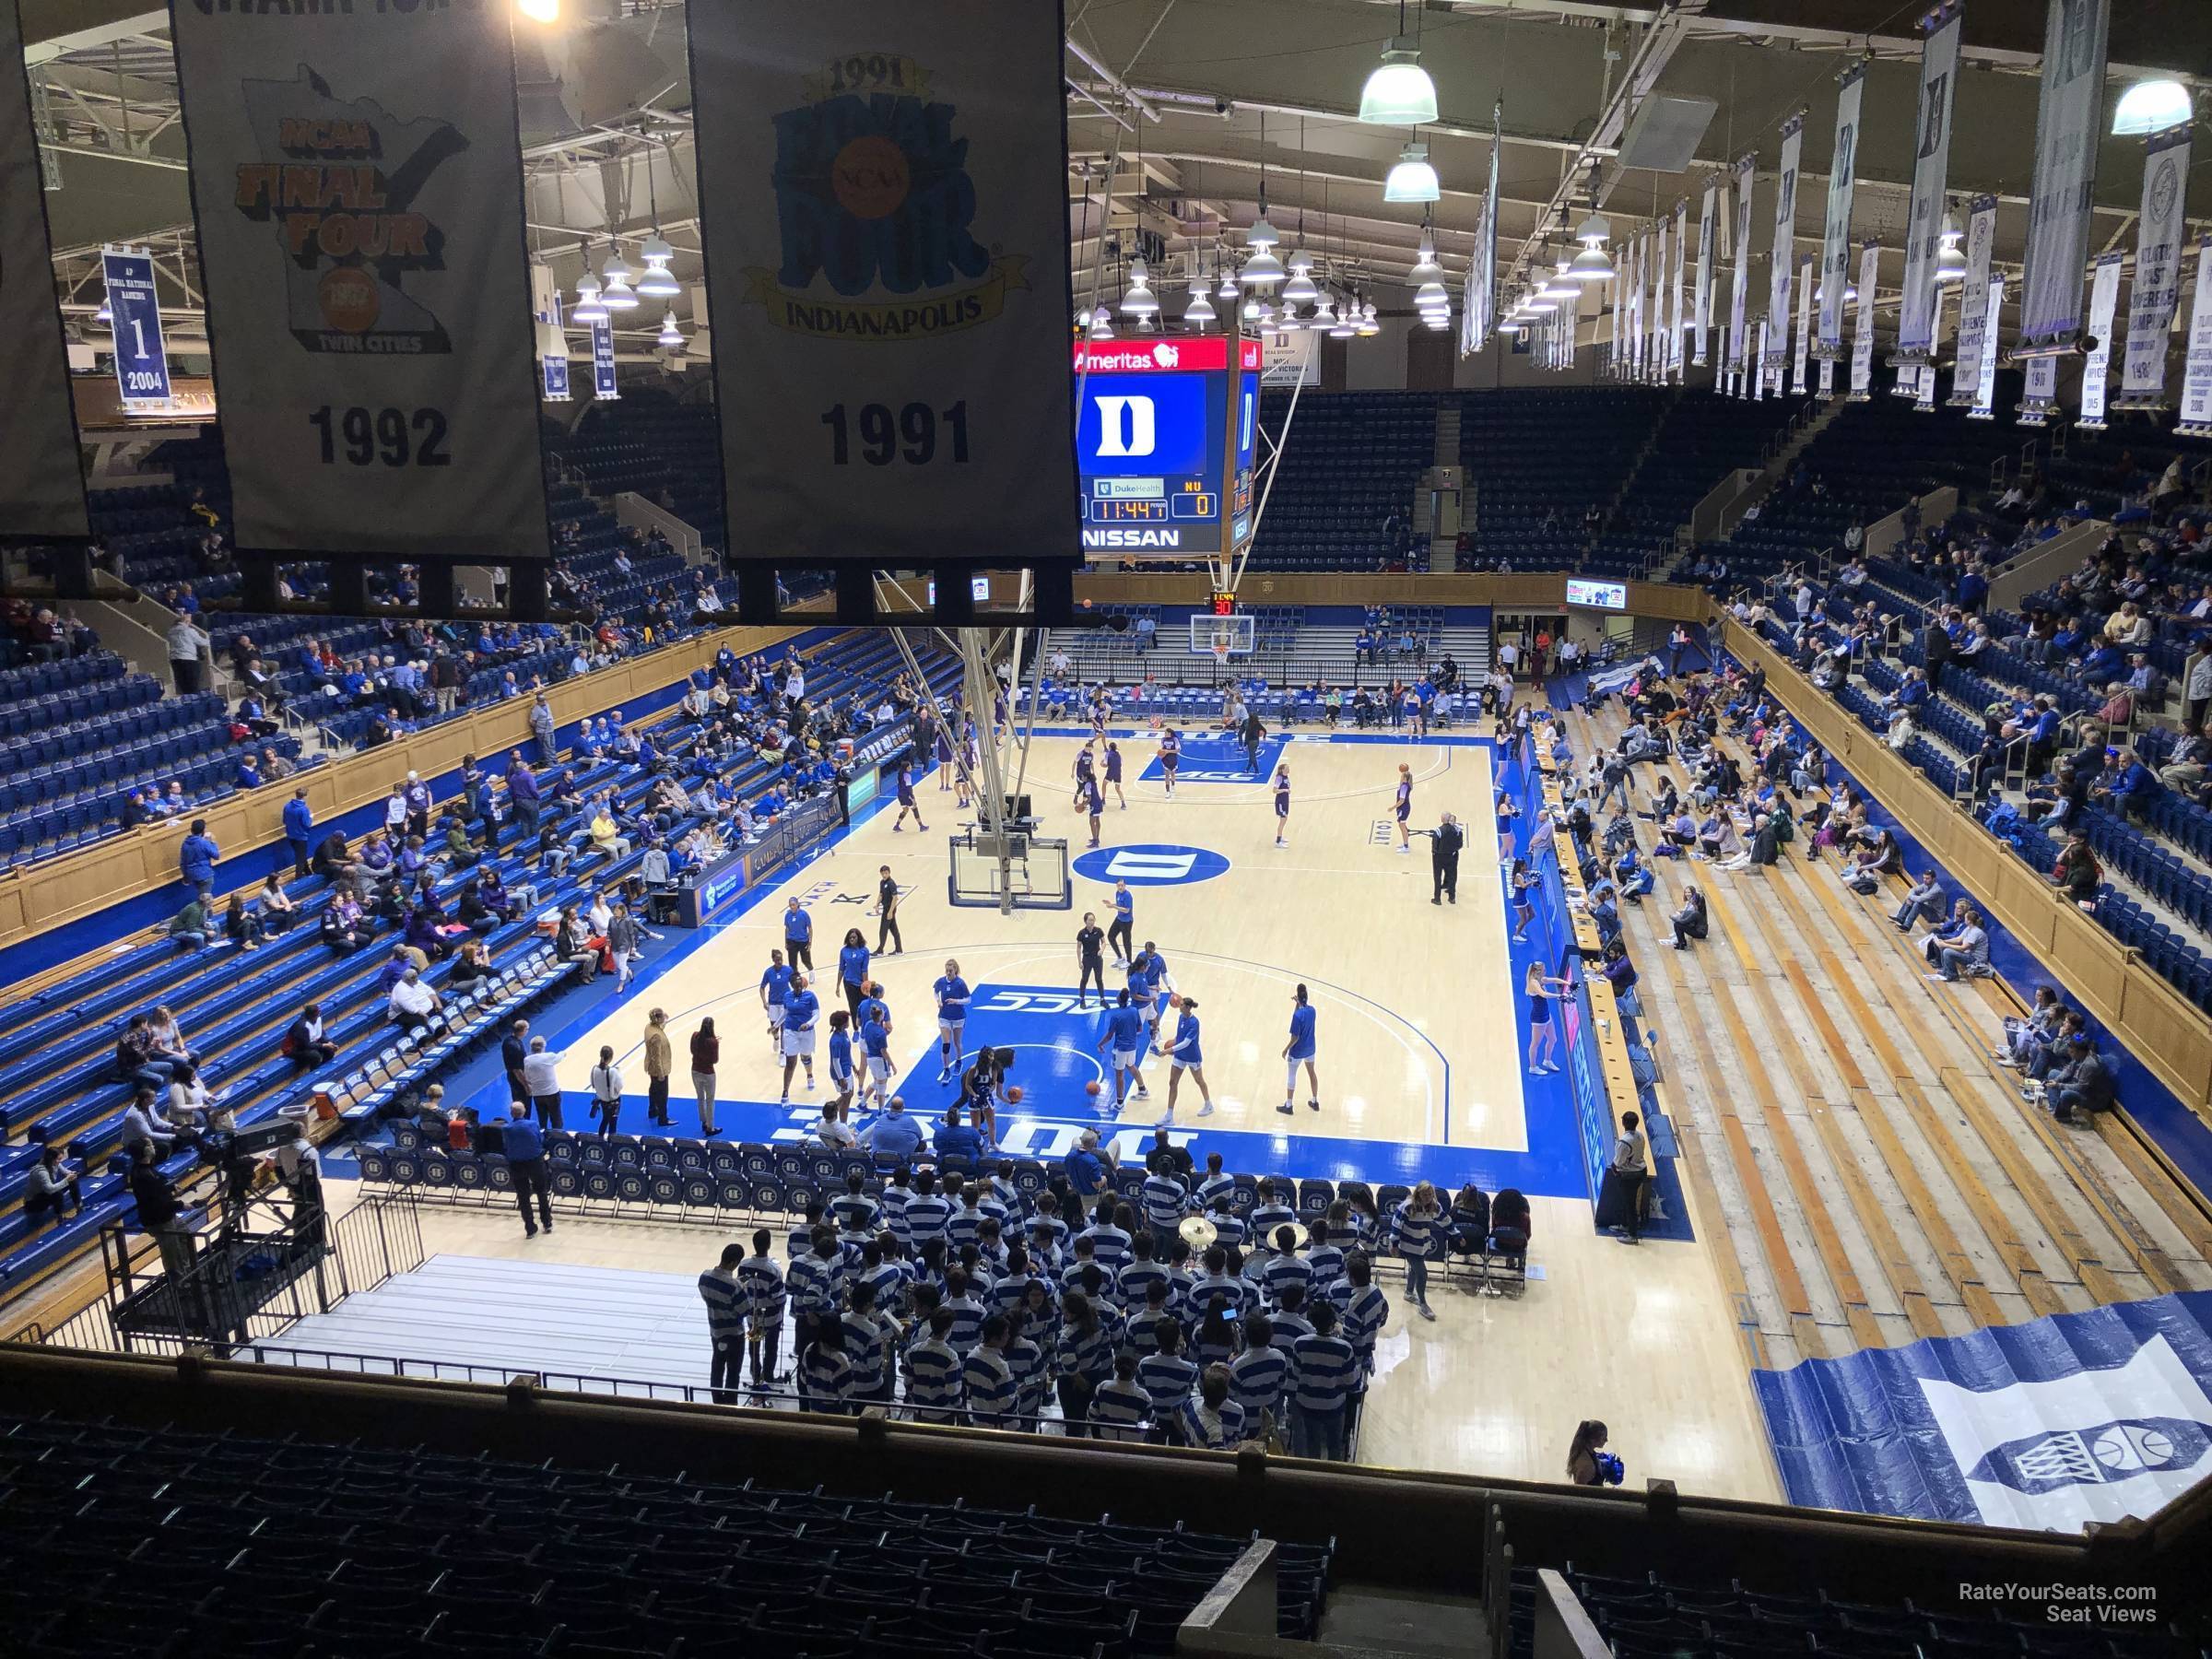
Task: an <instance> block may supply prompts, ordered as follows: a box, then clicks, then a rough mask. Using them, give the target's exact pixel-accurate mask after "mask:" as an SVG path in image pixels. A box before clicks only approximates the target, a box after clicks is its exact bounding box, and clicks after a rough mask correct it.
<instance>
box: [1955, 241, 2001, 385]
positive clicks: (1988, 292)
mask: <svg viewBox="0 0 2212 1659" xmlns="http://www.w3.org/2000/svg"><path fill="white" fill-rule="evenodd" d="M1982 303H1983V313H1984V314H1985V315H1986V316H1988V317H1989V318H1990V319H1991V322H1990V327H1989V343H1988V345H1987V346H1986V347H1983V351H1982V354H1981V356H1980V357H1978V358H1976V359H1974V406H1973V407H1972V408H1971V409H1969V410H1968V411H1967V412H1966V418H1968V419H1969V420H1994V419H1995V418H1996V411H1997V329H1996V322H1995V319H1996V318H1998V317H1999V316H2001V315H2003V314H2004V311H2005V274H2004V272H2002V271H2000V272H1998V273H1997V274H1996V275H1995V276H1994V277H1990V278H1989V279H1988V281H1987V282H1986V283H1984V284H1983V289H1982ZM1965 338H1966V328H1965V326H1964V324H1961V325H1960V326H1959V339H1960V340H1962V341H1963V340H1964V339H1965ZM1965 368H1966V350H1965V347H1963V346H1961V347H1959V370H1958V371H1957V372H1956V373H1954V374H1953V375H1952V376H1951V383H1952V384H1953V385H1957V384H1958V382H1959V376H1960V375H1962V374H1964V373H1965Z"/></svg>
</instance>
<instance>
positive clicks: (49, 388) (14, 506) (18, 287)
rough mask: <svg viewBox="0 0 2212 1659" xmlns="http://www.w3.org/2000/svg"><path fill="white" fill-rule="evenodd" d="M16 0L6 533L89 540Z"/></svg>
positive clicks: (5, 90) (4, 249)
mask: <svg viewBox="0 0 2212 1659" xmlns="http://www.w3.org/2000/svg"><path fill="white" fill-rule="evenodd" d="M49 248H50V244H49V243H48V241H47V236H46V192H45V189H44V187H43V184H42V183H41V175H40V170H39V144H38V135H37V133H36V132H34V131H33V130H32V127H31V123H30V88H29V83H28V82H27V81H26V79H25V77H24V67H23V34H22V29H21V26H20V24H19V22H18V18H17V16H16V0H0V340H6V342H7V348H8V377H7V378H8V395H7V396H6V397H0V534H5V535H86V534H87V533H88V530H89V528H90V526H89V525H88V524H87V523H86V520H85V482H84V473H83V470H82V468H81V467H80V466H79V465H78V464H77V448H76V411H75V408H74V406H72V404H71V402H70V396H69V363H68V359H67V357H66V355H65V352H64V350H63V347H62V313H61V308H60V306H59V305H57V304H56V303H55V301H54V292H53V258H52V255H51V253H50V252H49Z"/></svg>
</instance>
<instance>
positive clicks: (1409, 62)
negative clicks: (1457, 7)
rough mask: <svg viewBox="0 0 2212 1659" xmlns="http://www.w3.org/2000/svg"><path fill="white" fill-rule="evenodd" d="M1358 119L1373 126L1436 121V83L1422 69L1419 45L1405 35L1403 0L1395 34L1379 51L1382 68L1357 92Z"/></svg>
mask: <svg viewBox="0 0 2212 1659" xmlns="http://www.w3.org/2000/svg"><path fill="white" fill-rule="evenodd" d="M1359 119H1360V120H1362V121H1364V122H1367V123H1369V124H1371V125H1373V126H1425V125H1427V124H1429V123H1430V122H1432V121H1434V120H1435V119H1436V83H1435V82H1434V81H1432V80H1430V78H1429V71H1428V70H1426V69H1424V68H1422V67H1421V43H1420V41H1418V40H1417V39H1415V38H1414V37H1413V36H1412V35H1409V34H1407V33H1406V0H1398V32H1397V34H1396V35H1395V36H1394V37H1393V39H1392V41H1391V42H1390V44H1389V45H1387V46H1385V47H1384V48H1383V49H1382V66H1381V67H1380V68H1378V69H1375V70H1374V71H1372V72H1371V74H1370V75H1369V76H1368V77H1367V85H1366V86H1364V87H1362V88H1359Z"/></svg>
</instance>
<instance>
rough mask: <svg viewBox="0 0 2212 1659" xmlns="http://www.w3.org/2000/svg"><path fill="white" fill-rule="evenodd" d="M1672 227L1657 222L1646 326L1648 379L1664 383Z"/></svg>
mask: <svg viewBox="0 0 2212 1659" xmlns="http://www.w3.org/2000/svg"><path fill="white" fill-rule="evenodd" d="M1672 229H1673V227H1672V226H1671V225H1670V224H1669V222H1668V221H1667V220H1665V219H1661V220H1660V221H1659V229H1658V233H1657V236H1656V239H1655V242H1654V246H1653V253H1652V282H1651V290H1652V309H1651V315H1650V318H1649V321H1648V323H1647V326H1648V327H1649V328H1650V329H1651V331H1652V371H1651V375H1650V379H1651V380H1653V382H1659V381H1664V380H1665V378H1666V371H1667V355H1668V354H1667V349H1666V267H1667V260H1668V257H1669V255H1668V252H1667V243H1668V241H1669V240H1670V235H1669V233H1670V231H1671V230H1672Z"/></svg>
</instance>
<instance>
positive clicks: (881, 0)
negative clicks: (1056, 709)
mask: <svg viewBox="0 0 2212 1659" xmlns="http://www.w3.org/2000/svg"><path fill="white" fill-rule="evenodd" d="M690 36H691V71H692V73H691V85H692V88H693V109H692V120H693V124H694V128H695V131H696V133H697V136H698V142H699V177H700V201H701V203H702V209H703V211H702V226H703V229H702V232H701V234H702V237H703V240H704V246H705V251H706V264H707V299H708V304H709V308H710V310H711V312H712V318H713V327H714V372H715V386H716V394H717V401H718V402H719V404H720V406H721V417H722V441H723V452H724V477H725V478H726V480H727V483H726V488H727V489H728V492H729V518H730V530H731V542H732V546H731V551H732V552H733V553H735V554H737V555H739V556H740V557H743V556H746V555H748V554H749V555H751V556H754V557H758V558H763V559H793V560H796V559H800V558H806V559H867V560H869V561H870V562H871V563H875V564H881V565H900V564H907V563H924V562H929V561H932V560H938V559H959V558H972V557H974V556H976V555H979V554H986V553H987V554H993V555H998V556H1004V557H1006V558H1010V559H1020V560H1024V561H1027V562H1030V563H1036V562H1040V561H1057V562H1066V561H1073V560H1074V559H1077V558H1079V557H1080V548H1079V544H1078V540H1077V536H1078V534H1079V524H1078V522H1077V517H1076V512H1077V504H1078V502H1077V477H1076V454H1075V418H1074V413H1073V410H1074V399H1073V395H1072V393H1073V387H1072V384H1071V382H1070V378H1069V374H1068V367H1067V319H1068V317H1069V315H1070V313H1071V312H1072V311H1073V308H1074V303H1075V301H1074V298H1073V294H1072V290H1071V289H1070V288H1069V284H1068V266H1067V211H1066V206H1065V195H1066V171H1065V163H1066V140H1065V120H1064V118H1065V111H1064V109H1063V107H1062V94H1061V70H1060V64H1061V53H1062V44H1061V41H1062V37H1061V31H1060V7H1059V6H1058V5H1057V4H1055V3H1054V0H743V3H741V0H692V5H691V7H690Z"/></svg>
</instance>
